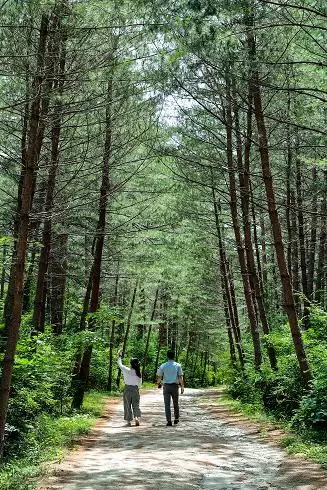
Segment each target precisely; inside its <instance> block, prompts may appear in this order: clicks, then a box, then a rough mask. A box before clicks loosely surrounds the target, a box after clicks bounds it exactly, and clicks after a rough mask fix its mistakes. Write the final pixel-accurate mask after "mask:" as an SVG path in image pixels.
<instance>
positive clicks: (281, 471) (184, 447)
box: [38, 388, 327, 490]
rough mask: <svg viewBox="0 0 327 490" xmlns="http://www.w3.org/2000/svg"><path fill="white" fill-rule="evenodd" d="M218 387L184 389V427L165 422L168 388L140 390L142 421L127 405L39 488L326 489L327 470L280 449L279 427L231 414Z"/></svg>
mask: <svg viewBox="0 0 327 490" xmlns="http://www.w3.org/2000/svg"><path fill="white" fill-rule="evenodd" d="M220 393H221V392H220V391H219V390H218V389H201V390H199V389H197V390H196V389H187V388H186V389H185V393H184V395H182V396H181V397H180V405H181V420H180V423H179V425H176V426H173V427H166V422H165V417H164V407H163V397H162V391H161V390H156V391H155V390H150V391H148V392H146V393H144V394H142V395H141V408H142V412H143V416H142V419H141V426H140V427H135V426H134V427H125V426H124V421H123V407H122V404H121V403H118V404H117V402H116V401H113V402H112V404H110V402H109V406H108V415H107V416H104V417H103V418H102V419H100V421H99V423H98V424H97V426H96V427H95V429H94V430H93V431H92V433H91V435H90V436H89V437H88V438H86V439H85V440H84V441H83V442H82V444H81V445H80V446H79V448H78V450H77V451H74V452H71V453H69V454H68V456H67V458H65V459H64V460H63V461H62V462H61V463H60V464H58V465H57V466H56V467H55V469H54V470H55V471H54V473H53V475H52V476H50V477H48V478H47V479H46V480H44V481H43V482H42V483H41V485H40V486H39V488H38V490H59V489H60V490H115V489H122V490H127V489H131V490H132V489H133V490H188V489H190V490H191V489H201V490H209V489H210V490H223V489H226V490H254V489H256V490H266V489H270V490H272V489H276V490H277V489H278V490H284V489H285V490H292V489H294V490H323V489H327V472H326V471H324V470H322V469H320V468H319V465H317V464H315V463H311V462H308V461H307V460H304V459H303V458H302V457H301V456H299V457H289V456H288V455H287V454H286V453H285V452H284V451H283V449H282V448H281V447H280V445H279V443H278V441H279V440H280V438H281V435H282V434H281V432H280V431H279V430H269V431H266V432H265V434H264V437H263V435H262V433H261V431H260V426H259V424H256V423H253V422H252V421H249V420H247V419H246V418H245V417H243V416H242V415H240V414H235V413H232V412H231V411H230V410H229V409H228V408H226V407H225V406H224V405H222V404H221V403H219V402H218V403H217V398H219V396H220Z"/></svg>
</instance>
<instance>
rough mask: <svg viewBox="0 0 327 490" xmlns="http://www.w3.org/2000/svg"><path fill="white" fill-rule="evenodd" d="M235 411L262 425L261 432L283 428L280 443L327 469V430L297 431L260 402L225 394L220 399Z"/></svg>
mask: <svg viewBox="0 0 327 490" xmlns="http://www.w3.org/2000/svg"><path fill="white" fill-rule="evenodd" d="M219 403H222V404H224V405H225V406H227V407H228V408H230V409H231V410H232V411H233V412H240V413H242V414H244V415H246V417H248V418H249V419H251V420H253V421H256V422H258V423H259V424H260V426H261V433H262V434H263V435H267V434H268V431H269V430H270V429H271V428H278V429H281V430H282V431H283V432H284V433H285V435H284V436H282V437H281V440H280V444H281V446H282V447H283V448H284V449H285V450H286V451H287V453H288V454H291V455H295V454H297V455H299V454H301V455H302V456H303V457H305V458H307V459H310V460H311V461H314V462H315V463H318V464H320V465H321V466H322V468H323V469H327V432H326V431H322V430H309V429H304V430H301V431H296V430H295V429H294V428H293V427H291V424H290V422H289V421H288V422H287V421H282V420H278V419H276V418H275V417H274V416H273V415H270V414H267V413H266V412H265V411H264V409H263V407H262V406H261V405H260V404H259V403H258V404H250V403H242V402H241V401H240V400H233V399H231V398H229V397H228V395H224V396H223V397H222V398H221V399H219Z"/></svg>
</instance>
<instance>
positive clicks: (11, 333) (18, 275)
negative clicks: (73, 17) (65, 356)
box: [0, 15, 49, 457]
mask: <svg viewBox="0 0 327 490" xmlns="http://www.w3.org/2000/svg"><path fill="white" fill-rule="evenodd" d="M48 26H49V18H48V16H47V15H43V16H42V19H41V26H40V36H39V41H38V54H37V68H36V75H35V78H34V82H33V97H32V100H33V102H32V105H31V114H30V125H29V132H28V148H27V152H26V160H25V161H24V162H23V166H22V179H21V194H20V196H19V197H18V203H20V204H18V208H20V209H19V216H18V226H17V241H16V247H15V251H14V257H13V258H14V266H13V276H12V278H13V283H12V290H13V296H12V307H11V314H10V317H8V318H7V322H8V323H7V325H8V326H9V328H8V337H7V343H6V348H5V355H4V359H3V364H2V374H1V381H0V457H2V455H3V447H4V434H5V423H6V418H7V411H8V401H9V393H10V386H11V379H12V370H13V364H14V358H15V353H16V347H17V342H18V337H19V328H20V321H21V313H22V304H23V289H24V268H25V258H26V250H27V241H28V227H29V218H30V216H29V214H30V210H31V206H32V202H33V192H34V182H35V172H36V168H37V162H38V158H39V154H40V150H41V142H40V137H41V134H40V116H41V103H42V85H43V82H44V73H43V71H44V60H45V53H46V43H47V38H48Z"/></svg>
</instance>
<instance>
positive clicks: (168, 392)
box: [163, 383, 179, 422]
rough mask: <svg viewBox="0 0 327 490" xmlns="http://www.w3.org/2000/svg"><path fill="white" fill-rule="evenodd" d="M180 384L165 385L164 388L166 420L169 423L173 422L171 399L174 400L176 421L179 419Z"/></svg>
mask: <svg viewBox="0 0 327 490" xmlns="http://www.w3.org/2000/svg"><path fill="white" fill-rule="evenodd" d="M178 388H179V387H178V384H177V383H176V384H175V383H174V384H165V385H164V386H163V396H164V402H165V412H166V419H167V422H171V410H170V401H171V398H172V399H173V405H174V416H175V420H178V419H179V405H178V396H179V391H178Z"/></svg>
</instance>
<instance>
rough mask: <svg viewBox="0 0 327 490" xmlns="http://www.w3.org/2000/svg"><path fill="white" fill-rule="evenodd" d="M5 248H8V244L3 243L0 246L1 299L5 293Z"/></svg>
mask: <svg viewBox="0 0 327 490" xmlns="http://www.w3.org/2000/svg"><path fill="white" fill-rule="evenodd" d="M7 249H8V244H7V243H4V244H3V247H2V266H1V284H0V298H1V299H3V297H4V294H5V284H6V260H7Z"/></svg>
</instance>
